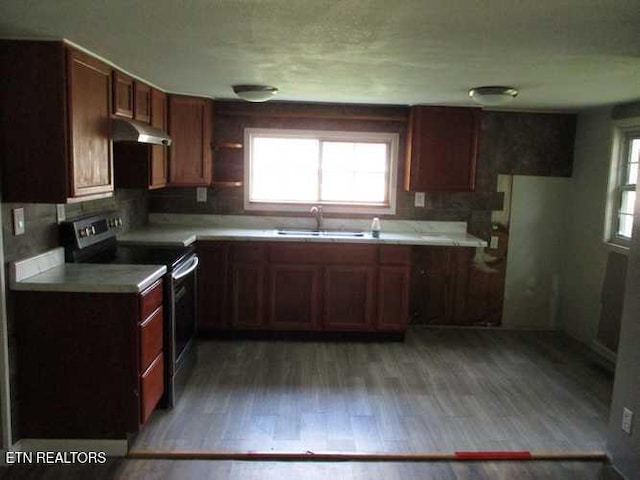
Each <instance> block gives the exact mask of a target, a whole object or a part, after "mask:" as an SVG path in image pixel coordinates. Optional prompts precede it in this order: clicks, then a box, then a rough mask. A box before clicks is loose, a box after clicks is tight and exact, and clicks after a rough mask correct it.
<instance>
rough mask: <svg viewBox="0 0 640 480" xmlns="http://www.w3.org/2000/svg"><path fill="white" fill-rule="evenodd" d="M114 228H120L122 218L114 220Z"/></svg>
mask: <svg viewBox="0 0 640 480" xmlns="http://www.w3.org/2000/svg"><path fill="white" fill-rule="evenodd" d="M116 226H118V227H121V226H122V218H120V217H118V218H116Z"/></svg>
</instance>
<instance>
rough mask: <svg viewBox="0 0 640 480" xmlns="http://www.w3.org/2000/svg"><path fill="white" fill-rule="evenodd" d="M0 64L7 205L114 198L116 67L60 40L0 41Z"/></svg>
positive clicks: (2, 150)
mask: <svg viewBox="0 0 640 480" xmlns="http://www.w3.org/2000/svg"><path fill="white" fill-rule="evenodd" d="M0 64H1V65H0V67H2V69H3V70H2V71H3V72H7V74H6V75H4V76H3V78H2V88H1V89H0V95H1V97H0V104H1V105H2V106H3V108H4V109H5V111H4V113H3V114H2V115H1V117H2V123H1V124H0V140H1V141H0V144H1V147H0V149H1V153H2V159H3V162H2V163H3V182H4V186H3V197H4V201H7V202H38V203H66V202H68V201H74V200H89V199H92V198H100V197H104V196H107V195H110V194H111V192H113V167H112V147H111V145H112V143H111V138H110V113H111V109H110V106H111V69H110V68H109V67H108V66H107V65H105V64H104V63H102V62H100V61H98V60H96V59H95V58H93V57H90V56H88V55H86V54H84V53H81V52H79V51H77V50H74V49H72V48H70V47H69V46H67V45H65V44H64V43H62V42H30V41H29V42H25V41H3V42H0Z"/></svg>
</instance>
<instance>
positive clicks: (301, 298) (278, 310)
mask: <svg viewBox="0 0 640 480" xmlns="http://www.w3.org/2000/svg"><path fill="white" fill-rule="evenodd" d="M319 287H320V267H318V266H317V265H270V266H269V297H268V310H269V318H268V322H269V328H273V329H279V330H316V329H317V328H318V308H319V304H320V298H319Z"/></svg>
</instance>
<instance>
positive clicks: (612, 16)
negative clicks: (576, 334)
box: [0, 0, 640, 110]
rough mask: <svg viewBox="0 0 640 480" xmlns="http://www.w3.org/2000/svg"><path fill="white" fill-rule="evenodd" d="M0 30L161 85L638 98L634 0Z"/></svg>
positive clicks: (304, 10) (153, 13)
mask: <svg viewBox="0 0 640 480" xmlns="http://www.w3.org/2000/svg"><path fill="white" fill-rule="evenodd" d="M0 36H2V37H28V38H38V37H55V38H67V39H69V40H71V41H72V42H74V43H76V44H79V45H81V46H83V47H85V48H87V49H89V50H90V51H92V52H94V53H96V54H98V55H100V56H102V57H104V58H107V59H109V60H111V61H112V62H113V63H115V64H116V65H118V66H120V67H122V68H123V69H125V70H127V71H129V72H131V73H133V74H135V75H138V76H140V77H142V78H144V79H146V80H148V81H150V82H151V83H153V84H155V85H157V86H159V87H161V88H163V89H165V90H168V91H172V92H181V93H187V94H196V95H202V96H208V97H213V98H233V97H234V95H233V92H232V91H231V85H233V84H243V83H258V84H267V85H274V86H277V87H278V88H279V89H280V93H279V94H278V99H280V100H297V101H318V102H349V103H352V102H353V103H387V104H417V103H422V104H443V105H467V104H469V105H470V104H471V103H470V99H469V97H468V95H467V91H468V89H469V88H471V87H476V86H482V85H496V84H497V85H509V86H514V87H517V88H518V89H519V90H520V95H519V96H518V98H517V99H516V100H515V101H514V102H513V103H512V104H511V107H510V108H513V109H536V110H538V109H541V110H544V109H554V110H575V109H580V108H585V107H591V106H597V105H604V104H611V103H617V102H623V101H629V100H637V99H640V0H2V1H0Z"/></svg>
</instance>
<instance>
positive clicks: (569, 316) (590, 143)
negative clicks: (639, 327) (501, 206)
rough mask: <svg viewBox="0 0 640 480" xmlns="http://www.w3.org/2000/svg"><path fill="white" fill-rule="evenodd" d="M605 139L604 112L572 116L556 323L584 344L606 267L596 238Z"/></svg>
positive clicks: (592, 334)
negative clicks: (571, 155) (573, 128)
mask: <svg viewBox="0 0 640 480" xmlns="http://www.w3.org/2000/svg"><path fill="white" fill-rule="evenodd" d="M611 135H612V123H611V109H610V108H603V109H597V110H592V111H589V112H585V113H582V114H580V115H578V124H577V131H576V142H575V155H574V161H573V176H572V178H571V182H570V185H569V191H568V197H567V206H566V212H567V215H566V221H567V227H566V229H565V235H566V240H565V242H566V243H565V258H564V269H563V275H562V280H563V281H562V292H563V294H562V299H561V305H560V318H559V320H560V327H561V328H562V329H563V330H565V331H566V332H567V333H568V334H569V335H571V336H573V337H575V338H577V339H578V340H580V341H582V342H584V343H586V344H590V343H591V342H592V341H593V340H595V338H596V334H597V330H598V323H599V321H600V303H601V300H600V299H601V293H602V282H603V280H604V274H605V269H606V263H607V254H608V251H607V250H606V248H605V247H604V245H603V243H602V238H603V229H604V214H605V208H606V195H607V194H606V191H607V181H608V175H609V165H610V161H611Z"/></svg>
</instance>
